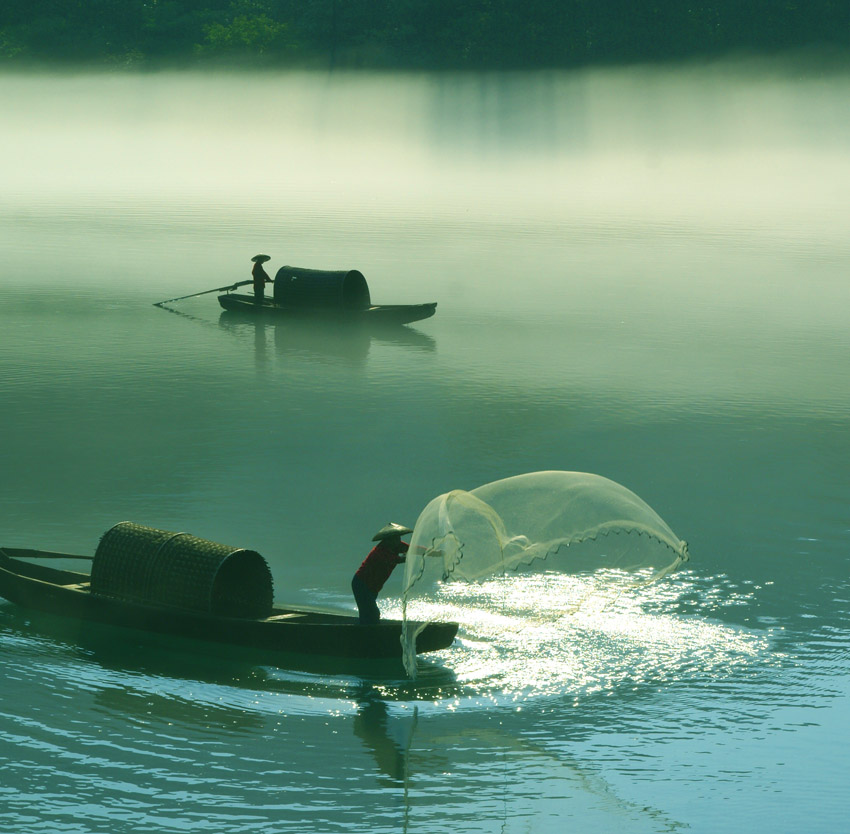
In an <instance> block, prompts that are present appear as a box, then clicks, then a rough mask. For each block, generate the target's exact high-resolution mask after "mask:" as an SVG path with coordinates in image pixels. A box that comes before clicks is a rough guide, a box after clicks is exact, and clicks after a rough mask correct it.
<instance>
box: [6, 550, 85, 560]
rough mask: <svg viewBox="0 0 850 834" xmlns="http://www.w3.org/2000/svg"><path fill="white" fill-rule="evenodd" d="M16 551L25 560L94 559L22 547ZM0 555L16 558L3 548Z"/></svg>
mask: <svg viewBox="0 0 850 834" xmlns="http://www.w3.org/2000/svg"><path fill="white" fill-rule="evenodd" d="M14 549H15V550H16V551H17V552H18V556H17V558H23V559H86V560H87V561H91V560H92V559H94V556H75V555H74V554H72V553H53V552H51V551H49V550H29V549H28V548H21V547H16V548H14ZM0 553H2V554H3V555H4V556H5V557H6V558H7V559H14V558H16V557H15V556H12V555H11V554H10V553H7V552H6V550H5V549H4V548H2V547H0Z"/></svg>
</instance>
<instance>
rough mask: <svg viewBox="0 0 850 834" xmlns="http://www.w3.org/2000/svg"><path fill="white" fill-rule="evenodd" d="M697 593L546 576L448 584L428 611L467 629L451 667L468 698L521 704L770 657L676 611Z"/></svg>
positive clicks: (686, 587)
mask: <svg viewBox="0 0 850 834" xmlns="http://www.w3.org/2000/svg"><path fill="white" fill-rule="evenodd" d="M692 590H693V589H692V587H691V584H690V582H688V580H687V579H683V578H682V577H678V578H677V580H676V581H675V582H668V583H666V584H665V583H661V584H659V585H655V586H649V587H646V588H643V589H634V588H632V589H630V590H626V589H623V588H622V587H618V586H617V584H616V582H609V583H607V584H606V583H603V582H601V581H600V579H599V578H598V577H597V578H596V579H592V578H588V577H574V576H565V575H561V574H556V573H546V574H537V575H530V576H511V577H503V578H498V579H493V580H490V581H488V582H486V583H483V584H481V585H460V584H447V585H445V586H443V587H442V589H441V594H440V599H439V600H438V601H434V602H432V603H430V604H428V606H427V608H428V609H429V611H430V616H434V617H438V618H439V619H454V620H457V621H458V622H460V623H461V631H460V633H459V639H458V645H456V646H455V647H454V648H453V649H452V652H451V667H452V670H453V671H454V673H455V674H456V677H457V681H458V683H459V684H460V685H461V687H462V688H463V690H464V691H465V693H466V694H467V695H469V696H476V695H478V696H487V697H490V696H493V697H496V698H497V699H499V698H500V697H507V698H509V699H512V700H513V699H516V698H518V697H537V696H545V695H561V694H564V693H574V694H576V695H579V694H582V693H585V694H586V693H592V692H599V691H614V690H617V689H618V688H620V687H628V688H634V687H637V686H644V685H650V686H651V685H655V684H660V683H661V682H662V681H664V682H669V681H670V680H671V679H675V678H676V677H679V676H681V675H682V674H685V673H687V674H688V675H689V676H692V675H694V674H697V675H699V676H705V677H711V678H719V677H722V676H723V675H725V674H728V672H729V670H730V669H731V668H732V667H735V666H739V665H741V664H748V663H753V662H754V661H755V660H756V659H757V658H758V657H760V656H761V655H764V654H765V653H766V650H767V647H768V639H767V636H766V635H765V634H763V633H755V632H746V631H742V630H740V629H735V628H731V627H728V626H725V625H723V624H721V623H718V622H712V621H710V620H706V619H705V618H703V617H696V616H683V615H682V614H680V613H677V612H676V611H675V607H676V604H677V601H678V599H679V598H681V597H682V596H683V595H684V594H686V593H690V592H692ZM417 611H418V612H419V613H418V614H417V616H421V614H422V612H423V611H424V609H422V608H418V609H417ZM668 612H670V613H668ZM671 670H673V671H671ZM671 675H672V678H671Z"/></svg>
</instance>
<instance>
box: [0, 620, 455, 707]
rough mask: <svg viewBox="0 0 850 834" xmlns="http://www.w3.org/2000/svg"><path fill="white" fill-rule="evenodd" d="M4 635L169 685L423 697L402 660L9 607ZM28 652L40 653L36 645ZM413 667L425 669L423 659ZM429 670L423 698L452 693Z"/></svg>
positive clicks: (443, 676)
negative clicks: (301, 650) (278, 648)
mask: <svg viewBox="0 0 850 834" xmlns="http://www.w3.org/2000/svg"><path fill="white" fill-rule="evenodd" d="M4 635H9V636H11V637H13V638H16V639H21V640H30V641H40V642H42V643H44V642H45V641H46V643H47V645H45V646H44V650H45V651H46V652H48V653H50V654H52V655H54V656H55V655H56V654H57V652H58V653H59V654H60V655H65V656H70V657H75V658H76V659H78V660H80V661H82V662H87V663H93V664H96V665H97V666H99V667H101V668H102V669H103V670H107V671H110V672H117V673H120V674H126V675H130V676H133V677H134V678H138V677H139V676H142V677H147V678H153V677H155V678H160V679H164V678H170V679H173V680H174V681H189V680H190V681H193V682H199V683H202V684H208V685H210V686H226V687H233V688H236V689H244V690H252V691H263V692H276V693H281V694H288V695H308V696H317V697H326V698H346V699H347V698H351V697H357V694H358V693H360V692H362V691H363V688H364V687H366V688H369V687H371V686H372V685H373V684H375V683H380V684H381V685H382V686H383V687H388V688H390V689H392V690H393V691H394V692H396V693H398V696H399V698H400V699H401V698H406V697H409V698H411V699H414V698H416V697H420V696H421V694H422V692H424V691H426V690H425V688H424V687H420V686H418V685H414V682H412V681H410V680H409V679H408V678H407V677H406V675H405V672H404V667H403V666H402V663H401V658H399V659H394V658H389V659H386V658H384V659H372V658H346V657H329V656H319V655H306V654H293V653H285V652H269V651H263V650H261V649H253V648H249V647H240V646H235V645H225V644H219V643H212V642H207V641H203V640H194V639H191V638H185V637H177V636H174V635H165V634H158V633H155V632H143V631H137V630H135V629H129V628H124V627H122V626H114V625H104V624H102V623H96V622H92V621H86V620H72V619H69V618H67V617H58V616H55V615H52V614H45V613H43V612H38V611H31V610H24V609H21V608H18V607H17V606H15V605H0V640H2V639H3V637H4ZM34 651H38V647H37V646H34ZM419 662H420V663H422V664H423V665H424V664H427V663H429V661H426V660H422V659H420V661H419ZM430 664H431V666H433V668H432V669H431V671H430V675H429V676H428V677H427V679H428V681H429V684H428V689H427V691H428V692H429V693H433V692H435V691H439V689H440V687H444V688H446V689H450V688H451V687H452V686H453V685H454V684H455V683H456V681H455V679H454V674H453V673H452V671H451V670H449V669H446V668H445V667H443V666H441V665H439V664H438V662H437V661H431V662H430ZM429 668H430V667H429Z"/></svg>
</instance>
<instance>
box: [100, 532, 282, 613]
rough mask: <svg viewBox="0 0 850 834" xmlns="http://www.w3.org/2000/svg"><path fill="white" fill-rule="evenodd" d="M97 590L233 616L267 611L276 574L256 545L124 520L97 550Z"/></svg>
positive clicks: (125, 598)
mask: <svg viewBox="0 0 850 834" xmlns="http://www.w3.org/2000/svg"><path fill="white" fill-rule="evenodd" d="M91 589H92V593H93V594H96V595H98V596H102V597H109V598H111V599H117V600H122V601H124V602H132V603H137V604H144V605H159V606H168V607H171V608H180V609H184V610H188V611H195V612H199V613H204V614H214V615H219V616H229V617H251V618H254V617H267V616H268V615H269V613H270V611H271V607H272V599H273V589H272V576H271V571H270V570H269V567H268V565H267V564H266V561H265V559H263V557H262V556H260V554H259V553H256V552H255V551H253V550H244V549H240V548H234V547H230V546H228V545H225V544H218V543H217V542H211V541H207V540H205V539H199V538H197V537H196V536H191V535H189V534H188V533H173V532H170V531H168V530H157V529H154V528H153V527H144V526H142V525H141V524H134V523H132V522H129V521H122V522H121V523H120V524H116V525H115V526H114V527H112V528H111V529H110V530H107V531H106V533H104V535H103V537H102V538H101V540H100V544H98V547H97V551H96V552H95V556H94V561H93V564H92V573H91Z"/></svg>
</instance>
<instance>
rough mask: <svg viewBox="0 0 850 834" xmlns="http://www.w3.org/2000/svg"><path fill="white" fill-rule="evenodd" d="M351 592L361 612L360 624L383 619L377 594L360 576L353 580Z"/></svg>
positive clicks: (370, 623)
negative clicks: (377, 601)
mask: <svg viewBox="0 0 850 834" xmlns="http://www.w3.org/2000/svg"><path fill="white" fill-rule="evenodd" d="M351 593H353V594H354V601H355V602H356V603H357V610H358V611H359V612H360V625H373V624H374V623H377V622H378V620H380V619H381V612H380V611H379V610H378V604H377V603H376V602H375V600H376V599H377V594H373V593H372V592H371V591H370V590H369V589H368V588H367V587H366V585H365V583H364V582H363V580H362V579H361V578H360V577H359V576H355V577H354V579H352V580H351Z"/></svg>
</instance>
